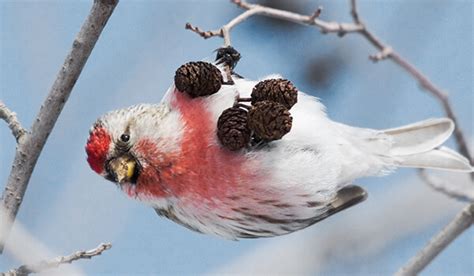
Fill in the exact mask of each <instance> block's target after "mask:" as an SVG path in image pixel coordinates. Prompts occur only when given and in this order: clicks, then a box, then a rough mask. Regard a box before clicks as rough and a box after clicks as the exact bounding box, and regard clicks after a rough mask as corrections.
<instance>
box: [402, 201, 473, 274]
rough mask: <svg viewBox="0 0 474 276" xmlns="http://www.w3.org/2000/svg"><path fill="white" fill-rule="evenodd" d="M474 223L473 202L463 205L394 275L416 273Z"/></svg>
mask: <svg viewBox="0 0 474 276" xmlns="http://www.w3.org/2000/svg"><path fill="white" fill-rule="evenodd" d="M473 223H474V204H470V205H468V206H467V207H465V208H464V209H463V210H462V211H461V212H460V213H459V214H457V215H456V217H455V218H454V219H453V220H452V221H451V222H450V223H449V224H448V225H446V227H444V229H443V230H441V232H439V233H438V234H437V235H436V236H435V237H433V238H432V239H431V240H430V241H429V242H428V244H427V245H426V246H425V248H423V249H422V250H421V251H420V252H418V254H417V255H416V256H415V257H413V258H412V259H411V260H410V261H409V263H408V264H407V265H406V266H404V267H403V268H401V269H400V270H399V271H398V272H397V273H396V275H417V274H418V273H419V272H421V271H422V270H423V269H424V268H425V267H426V266H427V265H428V264H429V263H430V262H431V261H432V260H433V259H434V258H435V257H436V256H437V255H438V254H439V253H440V252H441V251H443V250H444V249H445V248H446V247H447V246H448V245H449V244H450V243H451V242H452V241H453V240H454V239H456V238H457V237H458V236H459V235H460V234H461V233H462V232H464V230H466V229H467V228H469V227H470V226H471V225H472V224H473Z"/></svg>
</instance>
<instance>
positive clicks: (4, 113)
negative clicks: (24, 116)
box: [0, 101, 26, 143]
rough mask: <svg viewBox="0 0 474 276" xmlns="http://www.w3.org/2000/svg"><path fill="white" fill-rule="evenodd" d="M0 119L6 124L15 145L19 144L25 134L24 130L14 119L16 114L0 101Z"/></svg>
mask: <svg viewBox="0 0 474 276" xmlns="http://www.w3.org/2000/svg"><path fill="white" fill-rule="evenodd" d="M0 119H2V120H4V121H5V122H6V123H7V124H8V127H9V128H10V130H11V131H12V134H13V136H15V139H16V141H17V143H19V141H20V138H21V137H22V136H23V134H25V133H26V130H25V129H24V128H23V127H22V126H21V123H20V121H19V120H18V118H17V117H16V113H15V112H13V111H11V110H10V109H8V107H7V106H6V105H5V104H4V103H3V102H2V101H0Z"/></svg>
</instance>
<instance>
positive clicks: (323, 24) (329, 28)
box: [186, 0, 363, 47]
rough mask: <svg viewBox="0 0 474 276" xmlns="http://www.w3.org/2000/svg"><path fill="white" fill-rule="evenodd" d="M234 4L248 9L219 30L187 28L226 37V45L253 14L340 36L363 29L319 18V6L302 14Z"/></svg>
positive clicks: (244, 2)
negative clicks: (237, 27)
mask: <svg viewBox="0 0 474 276" xmlns="http://www.w3.org/2000/svg"><path fill="white" fill-rule="evenodd" d="M231 2H233V3H234V4H236V5H237V6H239V7H240V8H242V9H245V10H246V11H245V12H243V13H241V14H240V15H238V16H237V17H235V18H234V19H232V20H231V21H230V22H229V23H227V24H225V25H224V26H222V27H221V28H220V29H218V30H213V31H202V30H200V29H199V28H198V27H194V26H193V25H191V24H190V23H187V24H186V29H189V30H192V31H193V32H195V33H197V34H199V35H200V36H202V37H204V38H210V37H214V36H220V37H223V38H224V46H225V47H226V46H230V45H231V43H230V30H232V28H234V27H235V26H237V25H239V24H240V23H242V22H244V21H245V20H246V19H247V18H249V17H251V16H253V15H257V14H258V15H264V16H268V17H273V18H277V19H282V20H286V21H290V22H294V23H297V24H302V25H308V26H316V27H317V28H319V29H320V30H321V32H322V33H337V34H339V35H340V36H342V35H344V34H346V33H353V32H360V31H362V29H363V26H361V25H359V24H352V23H338V22H328V21H323V20H320V19H319V15H320V14H321V11H322V8H321V7H320V8H318V9H317V10H316V11H315V12H314V13H313V14H311V15H302V14H298V13H294V12H289V11H285V10H279V9H274V8H270V7H265V6H261V5H256V4H250V3H247V2H246V1H241V0H231Z"/></svg>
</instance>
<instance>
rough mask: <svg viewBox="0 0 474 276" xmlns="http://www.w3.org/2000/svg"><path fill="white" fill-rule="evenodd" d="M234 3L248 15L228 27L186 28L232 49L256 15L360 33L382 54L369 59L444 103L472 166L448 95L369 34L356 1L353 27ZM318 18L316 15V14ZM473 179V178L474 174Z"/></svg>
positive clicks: (353, 2) (329, 30)
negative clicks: (391, 66) (234, 33)
mask: <svg viewBox="0 0 474 276" xmlns="http://www.w3.org/2000/svg"><path fill="white" fill-rule="evenodd" d="M231 2H232V3H234V4H236V5H237V6H238V7H240V8H242V9H245V10H246V11H245V12H243V13H242V14H240V15H238V16H237V17H236V18H234V19H233V20H231V21H230V22H229V23H227V24H225V25H224V26H222V27H221V28H220V29H218V30H213V31H202V30H200V29H199V28H197V27H194V26H193V25H191V24H190V23H187V24H186V28H187V29H190V30H192V31H193V32H195V33H197V34H199V35H201V36H202V37H204V38H210V37H215V36H219V37H223V38H224V46H229V45H230V30H231V29H232V28H234V27H235V26H236V25H238V24H240V23H242V22H243V21H245V20H246V19H247V18H249V17H251V16H253V15H263V16H268V17H273V18H278V19H282V20H286V21H290V22H294V23H297V24H302V25H308V26H315V27H316V28H318V29H319V30H320V31H321V32H322V33H337V34H338V35H339V36H343V35H345V34H347V33H358V34H360V35H362V36H363V37H364V38H365V39H367V40H368V41H369V42H370V43H371V44H372V45H373V46H374V47H375V48H377V49H378V50H379V52H378V53H377V54H374V55H370V56H369V58H370V59H372V60H373V61H380V60H384V59H391V60H393V61H394V62H395V63H396V64H398V65H399V66H400V67H402V68H403V69H404V70H405V71H406V72H407V73H409V74H410V75H411V76H412V77H413V78H414V79H416V80H417V81H418V82H419V84H420V86H421V87H422V88H423V89H424V90H426V91H428V92H429V93H430V94H432V95H433V96H434V97H435V98H436V99H438V101H439V102H440V103H441V105H442V107H443V109H444V111H445V113H446V116H447V117H449V118H450V119H451V120H453V122H454V124H455V125H456V129H455V131H454V136H455V139H456V143H457V146H458V149H459V152H460V153H461V154H463V155H464V156H465V157H466V158H467V159H468V160H469V161H470V162H471V164H472V163H473V159H472V155H471V154H470V152H469V149H468V147H467V143H466V139H465V137H464V134H463V133H462V131H461V128H460V127H459V125H458V120H457V118H456V116H455V114H454V112H453V109H452V107H451V104H450V103H449V100H448V97H447V96H446V93H445V92H443V91H442V90H441V89H440V88H438V87H437V86H435V85H434V84H433V82H432V81H431V80H429V79H428V78H427V77H426V76H425V75H423V74H422V73H421V72H420V71H419V70H418V69H417V68H416V67H415V66H413V65H412V64H411V63H409V62H408V61H407V60H406V59H404V58H403V57H402V56H400V54H398V53H397V52H395V50H394V49H393V48H392V47H391V46H390V45H387V44H385V43H384V42H382V41H381V39H380V38H378V37H377V36H375V35H374V34H373V33H372V32H371V31H369V30H368V28H367V27H366V25H365V24H364V23H363V21H362V20H361V18H360V16H359V12H358V10H357V2H356V0H351V1H350V3H351V16H352V20H353V23H339V22H329V21H324V20H320V19H319V18H318V17H319V15H318V16H316V17H315V16H314V14H315V13H313V14H312V15H309V16H308V15H302V14H298V13H294V12H289V11H285V10H279V9H275V8H270V7H265V6H261V5H257V4H250V3H248V2H246V1H243V0H231ZM316 14H317V13H316ZM473 175H474V174H473Z"/></svg>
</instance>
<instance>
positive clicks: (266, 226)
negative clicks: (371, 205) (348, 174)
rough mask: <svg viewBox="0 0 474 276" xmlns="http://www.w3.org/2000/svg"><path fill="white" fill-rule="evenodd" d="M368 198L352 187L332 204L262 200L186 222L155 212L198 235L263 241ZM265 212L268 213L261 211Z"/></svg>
mask: <svg viewBox="0 0 474 276" xmlns="http://www.w3.org/2000/svg"><path fill="white" fill-rule="evenodd" d="M305 198H306V199H305V200H308V199H307V197H305ZM366 198H367V192H366V191H365V190H364V189H362V188H361V187H359V186H356V185H350V186H346V187H344V188H342V189H340V190H339V191H338V192H337V194H336V196H335V197H334V198H333V200H331V201H329V202H317V201H311V200H309V201H305V200H302V198H298V199H295V198H293V200H290V201H285V202H283V201H278V200H275V199H272V200H260V199H259V200H256V201H255V202H253V203H254V204H249V205H244V204H237V206H240V207H238V208H232V209H231V212H227V213H224V214H221V213H219V211H218V209H213V210H212V211H210V212H207V213H206V214H205V216H201V217H198V216H192V218H194V219H191V220H186V221H183V220H182V219H180V218H179V216H177V215H178V213H177V212H176V211H175V210H174V208H172V207H168V208H167V209H155V211H156V213H157V214H158V215H160V216H164V217H166V218H168V219H170V220H172V221H174V222H176V223H179V224H181V225H183V226H185V227H187V228H189V229H191V230H194V231H196V232H201V233H207V234H215V235H218V236H222V237H224V238H227V239H238V238H262V237H273V236H280V235H285V234H289V233H291V232H294V231H297V230H300V229H303V228H306V227H308V226H311V225H313V224H315V223H317V222H319V221H321V220H323V219H325V218H327V217H330V216H332V215H334V214H336V213H338V212H340V211H342V210H344V209H347V208H349V207H351V206H354V205H356V204H357V203H359V202H362V201H364V200H365V199H366ZM247 203H248V202H247ZM242 206H243V207H242ZM302 208H304V209H302ZM262 209H265V210H267V212H265V213H263V212H261V210H262ZM214 212H215V213H214Z"/></svg>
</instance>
